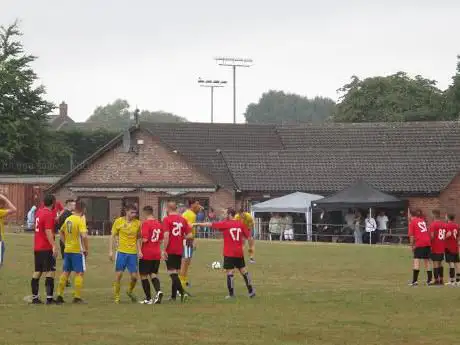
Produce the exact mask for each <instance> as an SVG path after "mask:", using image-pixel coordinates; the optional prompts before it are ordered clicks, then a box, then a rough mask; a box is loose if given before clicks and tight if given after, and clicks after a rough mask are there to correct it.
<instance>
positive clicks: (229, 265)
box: [224, 256, 246, 270]
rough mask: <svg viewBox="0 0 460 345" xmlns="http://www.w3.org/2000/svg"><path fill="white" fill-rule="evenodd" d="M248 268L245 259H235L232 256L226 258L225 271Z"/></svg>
mask: <svg viewBox="0 0 460 345" xmlns="http://www.w3.org/2000/svg"><path fill="white" fill-rule="evenodd" d="M243 267H246V264H245V262H244V257H241V258H234V257H231V256H224V269H225V270H232V269H234V268H238V269H240V268H243Z"/></svg>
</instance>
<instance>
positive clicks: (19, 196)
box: [0, 183, 49, 225]
mask: <svg viewBox="0 0 460 345" xmlns="http://www.w3.org/2000/svg"><path fill="white" fill-rule="evenodd" d="M47 187H49V185H41V184H37V185H35V184H27V183H8V184H6V183H0V193H1V194H4V195H5V196H6V197H7V198H8V199H9V200H10V201H11V202H12V203H13V204H14V205H15V206H16V208H17V211H16V213H15V214H13V215H10V216H9V217H8V219H7V221H8V222H10V223H14V224H19V225H22V224H24V223H25V217H26V216H27V212H29V210H30V208H31V207H32V205H36V206H38V204H39V202H40V198H41V194H42V193H43V191H44V190H45V189H46V188H47Z"/></svg>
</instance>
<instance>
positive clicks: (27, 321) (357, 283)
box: [0, 234, 460, 345]
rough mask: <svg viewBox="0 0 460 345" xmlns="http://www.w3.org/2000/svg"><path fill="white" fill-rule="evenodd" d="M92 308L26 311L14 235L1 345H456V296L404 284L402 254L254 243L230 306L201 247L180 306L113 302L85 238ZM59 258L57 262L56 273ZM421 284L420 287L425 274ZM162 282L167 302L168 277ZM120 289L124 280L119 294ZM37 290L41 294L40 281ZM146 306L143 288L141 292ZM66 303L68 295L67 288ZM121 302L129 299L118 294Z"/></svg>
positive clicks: (22, 246)
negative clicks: (253, 291) (252, 293)
mask: <svg viewBox="0 0 460 345" xmlns="http://www.w3.org/2000/svg"><path fill="white" fill-rule="evenodd" d="M90 244H91V249H92V251H91V253H90V256H89V258H88V271H87V275H86V280H85V287H84V290H83V298H84V299H85V300H86V301H87V302H88V304H87V305H71V304H66V305H63V306H32V305H27V304H26V303H25V302H24V301H23V297H24V296H25V295H30V287H29V286H30V275H31V273H32V269H33V268H32V262H33V255H32V249H31V248H32V236H31V235H26V234H21V235H14V234H10V235H9V236H8V238H7V251H6V262H5V265H4V267H3V268H2V270H1V271H0V293H1V295H0V325H1V329H2V332H1V336H0V344H11V345H22V344H24V345H25V344H47V345H52V344H59V345H73V344H79V345H81V344H91V345H102V344H104V345H105V344H107V345H108V344H111V345H118V344H123V345H137V344H139V345H140V344H162V345H169V344H193V345H195V344H196V345H201V344H213V345H217V344H245V345H252V344H282V345H289V344H367V345H368V344H381V345H383V344H392V345H395V344H430V345H432V344H433V343H443V344H454V343H456V340H457V339H458V337H459V335H460V323H459V322H458V321H457V319H458V313H459V305H460V303H459V302H460V288H458V289H457V288H447V287H445V288H428V287H424V286H420V287H418V288H409V287H407V286H406V285H407V281H408V279H409V278H410V273H411V272H410V257H411V256H410V251H409V249H408V248H407V247H372V248H370V247H368V246H366V245H363V246H354V245H328V244H323V245H321V244H317V245H315V244H304V243H301V244H296V243H262V242H261V243H258V244H257V252H256V253H257V257H256V260H257V263H256V264H254V265H250V266H249V268H250V270H251V272H252V275H253V279H254V283H255V286H256V288H257V297H256V299H253V300H250V299H248V298H247V295H246V290H245V288H244V284H243V282H242V279H240V277H238V279H237V281H236V293H237V295H238V299H237V300H236V301H225V300H224V299H223V297H224V296H225V294H226V283H225V276H224V275H223V273H221V272H219V271H213V270H211V269H210V268H209V267H208V265H209V264H210V263H211V262H212V261H215V260H220V253H221V243H220V242H219V241H213V240H209V241H204V240H202V241H200V242H199V247H198V250H197V252H196V256H195V258H194V262H193V267H192V271H191V279H192V282H193V284H194V285H193V289H192V291H191V292H192V293H193V294H194V298H193V299H191V300H190V301H189V302H188V303H187V304H185V305H181V304H169V303H167V302H165V303H164V304H162V305H158V306H143V305H139V304H131V303H128V300H127V298H124V300H123V302H124V303H122V304H120V305H115V304H113V303H112V291H111V284H112V278H113V266H112V264H111V263H110V262H109V260H108V257H107V255H106V252H107V249H106V248H107V245H108V239H106V238H94V239H93V238H91V242H90ZM61 263H62V261H61V260H59V261H58V267H60V266H61ZM421 277H422V278H423V280H424V279H425V274H424V273H422V274H421ZM160 279H161V281H162V283H163V286H162V287H163V290H164V291H166V292H167V293H166V294H167V295H169V291H170V289H169V285H170V284H169V278H168V277H167V276H166V274H165V273H164V267H162V272H161V275H160ZM126 286H127V280H126V279H125V280H124V286H123V293H124V291H126ZM40 292H41V294H42V295H43V294H44V285H43V282H42V284H41V286H40ZM136 292H137V295H138V296H139V297H142V296H143V294H142V288H141V286H140V284H138V286H137V287H136ZM67 293H68V295H67V301H70V298H71V296H70V293H71V290H69V291H67ZM123 297H126V296H125V295H123Z"/></svg>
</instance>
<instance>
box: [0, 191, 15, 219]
mask: <svg viewBox="0 0 460 345" xmlns="http://www.w3.org/2000/svg"><path fill="white" fill-rule="evenodd" d="M0 199H1V200H3V201H4V202H5V204H6V211H7V212H8V214H12V213H15V212H16V210H17V209H16V206H14V204H13V203H12V202H11V201H10V199H8V198H7V197H6V196H5V195H3V194H0Z"/></svg>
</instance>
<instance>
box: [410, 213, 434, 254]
mask: <svg viewBox="0 0 460 345" xmlns="http://www.w3.org/2000/svg"><path fill="white" fill-rule="evenodd" d="M411 236H412V237H414V242H415V243H414V244H415V247H416V248H420V247H430V246H431V237H430V233H429V232H428V229H427V227H426V223H425V220H424V219H423V218H418V217H412V219H411V221H410V224H409V237H411Z"/></svg>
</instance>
